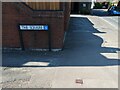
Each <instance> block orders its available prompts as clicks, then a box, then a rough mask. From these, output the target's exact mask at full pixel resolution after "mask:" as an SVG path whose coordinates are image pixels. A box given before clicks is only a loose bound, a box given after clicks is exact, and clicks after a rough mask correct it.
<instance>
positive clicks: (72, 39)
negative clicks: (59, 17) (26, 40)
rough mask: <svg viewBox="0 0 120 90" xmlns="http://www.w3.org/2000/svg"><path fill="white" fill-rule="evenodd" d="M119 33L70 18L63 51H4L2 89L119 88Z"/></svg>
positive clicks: (97, 21) (93, 20) (99, 22)
mask: <svg viewBox="0 0 120 90" xmlns="http://www.w3.org/2000/svg"><path fill="white" fill-rule="evenodd" d="M118 53H119V48H118V30H117V29H115V28H114V27H113V26H112V25H110V24H109V23H107V22H105V21H104V20H103V19H101V18H99V17H98V16H90V15H71V19H70V25H69V30H68V32H67V36H66V40H65V45H64V49H63V51H59V52H39V51H17V50H3V67H2V69H3V70H2V82H1V85H2V87H3V88H118V61H119V60H120V59H119V58H118Z"/></svg>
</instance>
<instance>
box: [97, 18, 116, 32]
mask: <svg viewBox="0 0 120 90" xmlns="http://www.w3.org/2000/svg"><path fill="white" fill-rule="evenodd" d="M99 18H101V19H102V20H104V21H105V22H107V23H109V24H110V25H112V26H113V27H115V29H117V30H118V26H117V27H116V26H115V25H113V24H112V23H110V22H109V21H107V20H105V19H104V18H102V17H99Z"/></svg>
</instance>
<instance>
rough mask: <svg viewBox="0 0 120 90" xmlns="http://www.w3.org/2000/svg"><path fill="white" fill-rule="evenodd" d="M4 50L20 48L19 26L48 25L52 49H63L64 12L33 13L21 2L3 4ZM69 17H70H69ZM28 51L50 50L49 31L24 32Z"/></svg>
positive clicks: (24, 40)
mask: <svg viewBox="0 0 120 90" xmlns="http://www.w3.org/2000/svg"><path fill="white" fill-rule="evenodd" d="M2 5H3V6H2V7H3V8H2V11H3V12H2V27H3V30H2V45H3V48H4V47H7V48H20V47H21V44H20V36H19V28H18V24H47V25H49V30H50V32H51V48H52V49H61V48H62V47H63V38H64V28H65V26H64V22H65V20H66V19H65V18H64V11H37V12H36V11H32V10H31V9H30V8H28V7H27V6H25V5H24V4H22V3H20V2H17V3H15V2H4V3H3V4H2ZM67 16H68V15H67ZM22 35H23V42H24V47H25V48H26V49H31V48H32V49H48V48H49V37H48V31H22Z"/></svg>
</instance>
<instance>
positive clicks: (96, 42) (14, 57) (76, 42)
mask: <svg viewBox="0 0 120 90" xmlns="http://www.w3.org/2000/svg"><path fill="white" fill-rule="evenodd" d="M93 25H94V24H93V23H91V21H89V19H88V18H85V17H71V19H70V24H69V31H68V32H67V36H66V41H65V45H64V49H63V51H60V52H38V51H3V63H2V66H3V67H59V66H113V65H118V61H119V59H113V58H107V57H106V56H104V55H102V54H101V53H117V51H120V49H119V48H111V47H101V45H102V43H103V39H102V38H101V37H99V36H97V35H94V34H93V33H101V34H106V32H100V31H99V30H97V29H95V28H94V27H93ZM29 62H32V63H30V64H28V65H27V63H29ZM34 62H36V63H35V65H33V64H34Z"/></svg>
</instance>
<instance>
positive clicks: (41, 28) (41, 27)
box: [20, 25, 48, 30]
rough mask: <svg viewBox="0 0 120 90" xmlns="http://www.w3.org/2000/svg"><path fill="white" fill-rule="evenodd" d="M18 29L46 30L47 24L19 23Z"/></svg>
mask: <svg viewBox="0 0 120 90" xmlns="http://www.w3.org/2000/svg"><path fill="white" fill-rule="evenodd" d="M20 30H48V25H20Z"/></svg>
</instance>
